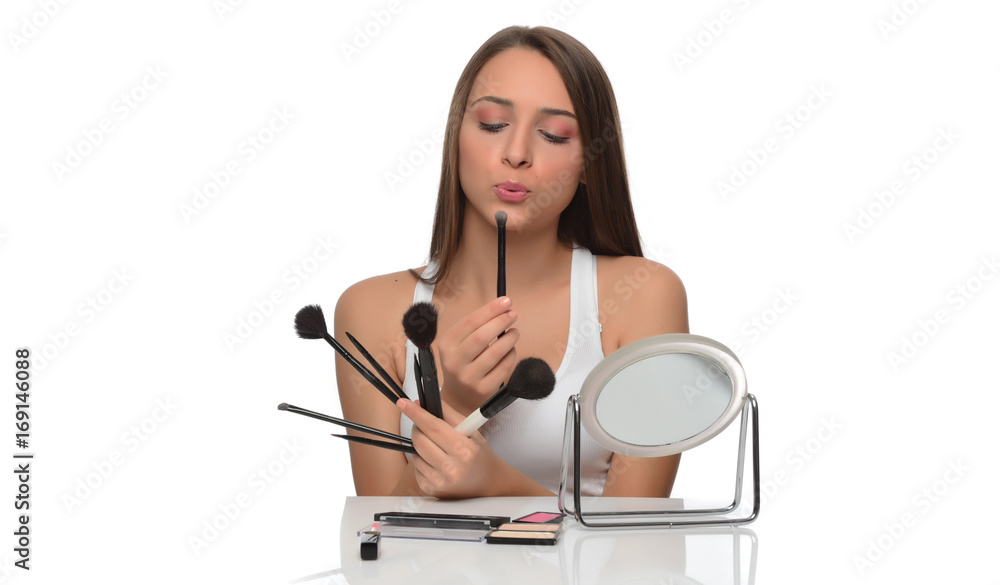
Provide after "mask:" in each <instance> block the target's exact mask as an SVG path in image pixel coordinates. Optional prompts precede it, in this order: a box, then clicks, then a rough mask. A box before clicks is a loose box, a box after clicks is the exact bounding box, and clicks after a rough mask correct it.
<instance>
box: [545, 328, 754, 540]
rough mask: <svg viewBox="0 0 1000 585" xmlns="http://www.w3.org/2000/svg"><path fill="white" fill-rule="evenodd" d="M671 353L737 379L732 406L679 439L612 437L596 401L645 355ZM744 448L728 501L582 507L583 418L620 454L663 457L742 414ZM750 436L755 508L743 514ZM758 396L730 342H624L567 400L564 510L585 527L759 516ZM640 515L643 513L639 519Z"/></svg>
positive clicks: (729, 521) (662, 338) (727, 521)
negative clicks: (643, 441)
mask: <svg viewBox="0 0 1000 585" xmlns="http://www.w3.org/2000/svg"><path fill="white" fill-rule="evenodd" d="M670 353H684V354H691V355H695V356H699V357H701V358H703V359H705V360H707V361H709V362H710V363H712V364H713V365H714V366H716V367H718V368H719V369H720V370H722V372H723V373H725V374H726V375H728V376H729V378H730V380H731V381H732V386H733V391H732V397H731V400H730V401H729V404H728V406H727V407H726V409H725V410H724V412H723V413H722V415H721V416H720V417H719V418H718V419H717V420H716V421H715V422H713V423H712V424H711V425H709V426H708V427H706V428H705V429H703V430H702V431H700V432H698V433H696V434H695V435H693V436H691V437H688V438H685V439H683V440H680V441H676V442H674V443H670V444H666V445H657V446H648V445H635V444H632V443H627V442H624V441H621V440H620V439H617V438H616V437H613V436H611V435H610V434H609V433H607V432H606V431H605V430H604V429H603V428H602V427H601V425H600V423H599V421H598V420H597V410H596V403H597V398H598V397H599V396H600V393H601V391H602V390H603V389H604V387H605V386H606V385H607V384H608V383H609V382H610V381H611V380H612V379H613V378H614V377H615V376H616V375H617V374H618V373H619V372H621V371H622V370H623V369H625V368H627V367H628V366H630V365H632V364H634V363H636V362H639V361H641V360H644V359H647V358H650V357H653V356H657V355H664V354H670ZM741 413H742V417H741V421H740V441H739V453H738V457H737V463H736V487H735V491H734V494H733V500H732V502H731V503H730V504H729V505H728V506H723V507H716V508H694V509H674V510H643V511H615V512H593V511H591V512H585V511H584V510H583V506H582V496H581V493H580V486H581V477H580V469H581V455H580V437H581V423H582V425H583V427H585V428H586V429H587V431H588V433H590V434H591V436H592V437H593V438H594V439H595V440H596V441H597V442H598V443H600V444H602V445H603V446H604V447H606V448H608V449H610V450H611V451H613V452H616V453H622V454H624V455H632V456H639V457H661V456H667V455H671V454H675V453H680V452H682V451H685V450H688V449H691V448H693V447H696V446H697V445H700V444H702V443H704V442H705V441H708V440H710V439H712V438H713V437H715V436H716V435H718V434H719V433H720V432H722V431H723V430H724V429H725V428H726V427H728V426H729V424H730V423H732V421H733V420H734V419H735V418H736V415H737V414H741ZM748 431H749V432H750V433H752V434H751V435H750V451H751V473H752V492H753V494H752V500H751V502H750V510H749V512H747V513H746V514H745V515H742V516H740V515H739V509H740V507H741V504H742V502H743V488H744V485H743V484H744V467H745V458H746V451H747V439H748ZM759 443H760V442H759V425H758V410H757V399H756V397H754V395H753V394H749V393H748V392H747V391H746V375H745V373H744V371H743V366H742V364H740V361H739V359H738V358H737V357H736V355H735V354H734V353H733V352H732V351H731V350H730V349H729V348H727V347H726V346H724V345H722V344H720V343H718V342H717V341H714V340H712V339H709V338H707V337H701V336H698V335H692V334H689V333H671V334H666V335H657V336H654V337H649V338H647V339H642V340H639V341H637V342H634V343H631V344H629V345H627V346H625V347H622V348H620V349H618V350H617V351H615V352H614V353H612V354H610V355H608V356H607V357H605V358H604V359H603V360H602V361H601V362H600V363H599V364H598V365H597V366H596V367H595V368H594V369H593V371H591V373H590V374H589V375H588V376H587V379H586V380H585V381H584V383H583V386H582V387H581V389H580V394H575V395H573V396H570V398H569V400H568V402H567V405H566V426H565V431H564V434H563V454H562V466H561V470H560V481H559V499H558V503H559V510H560V511H561V512H563V513H565V514H568V515H572V516H573V517H575V518H576V520H577V521H578V522H579V523H580V524H581V525H583V526H585V527H590V528H598V527H605V528H629V527H657V526H659V527H683V526H736V525H740V524H748V523H750V522H753V521H754V520H756V518H757V516H758V514H759V512H760V446H759ZM571 469H572V474H573V494H572V496H573V497H572V506H570V505H569V503H568V500H569V498H568V496H569V494H568V493H567V491H568V486H569V479H570V478H569V475H570V470H571ZM640 518H644V519H642V520H640Z"/></svg>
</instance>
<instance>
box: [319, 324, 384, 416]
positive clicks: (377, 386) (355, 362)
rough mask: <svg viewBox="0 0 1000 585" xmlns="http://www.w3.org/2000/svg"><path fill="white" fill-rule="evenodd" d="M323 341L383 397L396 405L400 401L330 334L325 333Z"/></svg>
mask: <svg viewBox="0 0 1000 585" xmlns="http://www.w3.org/2000/svg"><path fill="white" fill-rule="evenodd" d="M323 339H325V340H326V341H327V343H329V344H330V345H332V346H333V349H335V350H337V353H339V354H340V355H341V357H343V358H344V359H345V360H347V363H349V364H351V365H352V366H353V367H354V369H355V370H357V371H358V373H359V374H361V375H362V376H364V378H365V380H368V381H369V382H371V385H372V386H375V389H376V390H378V391H379V392H381V393H382V395H383V396H385V397H386V398H387V399H388V400H389V402H391V403H393V404H396V401H397V400H399V397H398V396H396V395H395V394H393V392H392V390H389V387H388V386H386V385H385V384H384V383H383V382H382V380H379V379H378V378H376V377H375V374H373V373H371V372H370V371H368V368H366V367H365V365H364V364H363V363H361V362H359V361H358V359H357V358H356V357H354V356H353V355H351V352H349V351H347V350H346V349H344V346H343V345H340V342H338V341H337V340H336V339H334V338H333V337H330V334H329V333H324V334H323Z"/></svg>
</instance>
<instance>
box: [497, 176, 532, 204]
mask: <svg viewBox="0 0 1000 585" xmlns="http://www.w3.org/2000/svg"><path fill="white" fill-rule="evenodd" d="M495 188H496V192H497V195H499V196H500V198H501V199H503V200H504V201H512V202H515V203H516V202H518V201H523V200H524V198H525V197H527V196H528V188H527V187H525V186H524V185H522V184H521V183H518V182H516V181H506V182H504V183H500V184H499V185H497V186H496V187H495Z"/></svg>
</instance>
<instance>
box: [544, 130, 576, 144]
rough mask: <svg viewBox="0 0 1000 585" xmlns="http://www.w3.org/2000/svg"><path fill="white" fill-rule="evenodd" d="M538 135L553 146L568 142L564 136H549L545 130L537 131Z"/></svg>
mask: <svg viewBox="0 0 1000 585" xmlns="http://www.w3.org/2000/svg"><path fill="white" fill-rule="evenodd" d="M538 133H539V134H541V135H542V136H543V137H544V138H545V139H546V140H548V141H549V142H552V143H554V144H566V143H567V142H569V138H566V137H565V136H556V135H555V134H549V133H548V132H546V131H545V130H539V131H538Z"/></svg>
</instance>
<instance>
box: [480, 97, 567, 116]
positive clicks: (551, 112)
mask: <svg viewBox="0 0 1000 585" xmlns="http://www.w3.org/2000/svg"><path fill="white" fill-rule="evenodd" d="M481 101H487V102H493V103H495V104H499V105H501V106H504V107H506V108H511V109H513V108H514V102H512V101H511V100H509V99H507V98H502V97H496V96H492V95H484V96H483V97H481V98H479V99H477V100H476V101H474V102H472V103H471V104H469V107H470V108H471V107H472V106H474V105H476V104H477V103H479V102H481ZM538 113H539V114H544V115H546V116H568V117H570V118H573V119H574V120H575V119H576V115H575V114H574V113H573V112H569V111H567V110H560V109H559V108H538Z"/></svg>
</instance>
